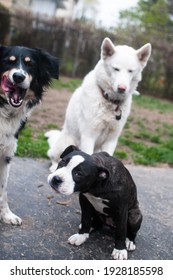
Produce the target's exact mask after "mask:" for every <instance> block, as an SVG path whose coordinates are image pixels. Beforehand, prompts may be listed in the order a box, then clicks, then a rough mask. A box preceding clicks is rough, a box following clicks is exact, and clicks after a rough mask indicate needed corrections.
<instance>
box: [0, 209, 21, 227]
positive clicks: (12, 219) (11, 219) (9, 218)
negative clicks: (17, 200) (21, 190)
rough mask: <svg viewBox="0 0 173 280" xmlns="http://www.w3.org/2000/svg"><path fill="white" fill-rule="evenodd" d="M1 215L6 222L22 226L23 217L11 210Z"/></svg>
mask: <svg viewBox="0 0 173 280" xmlns="http://www.w3.org/2000/svg"><path fill="white" fill-rule="evenodd" d="M0 217H1V220H2V221H3V222H4V223H6V224H11V225H15V226H20V225H21V224H22V219H21V218H19V217H18V216H16V215H15V214H13V213H12V212H11V211H10V210H8V211H4V212H2V213H1V215H0Z"/></svg>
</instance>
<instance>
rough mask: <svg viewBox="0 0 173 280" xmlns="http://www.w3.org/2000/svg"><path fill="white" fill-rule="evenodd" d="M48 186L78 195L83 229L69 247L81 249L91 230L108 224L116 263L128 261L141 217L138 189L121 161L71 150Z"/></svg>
mask: <svg viewBox="0 0 173 280" xmlns="http://www.w3.org/2000/svg"><path fill="white" fill-rule="evenodd" d="M48 183H49V184H50V186H51V187H52V188H53V189H55V190H56V191H58V192H60V193H62V194H66V195H70V194H72V193H73V192H79V202H80V206H81V210H82V217H81V227H80V229H79V232H78V233H76V234H74V235H72V236H71V237H70V238H69V239H68V242H69V243H70V244H75V245H77V246H78V245H81V244H82V243H84V242H85V241H86V240H87V238H89V232H90V230H91V228H96V227H98V226H100V225H101V224H102V223H106V224H108V225H110V226H111V227H113V228H114V231H115V247H114V249H113V252H112V257H113V259H120V260H122V259H127V258H128V255H127V250H129V251H132V250H135V248H136V245H135V237H136V234H137V231H138V230H139V228H140V226H141V222H142V214H141V211H140V209H139V203H138V200H137V190H136V185H135V183H134V181H133V179H132V177H131V175H130V173H129V171H128V170H127V169H126V168H125V166H124V165H123V164H122V163H121V162H120V161H119V160H118V159H116V158H115V157H112V156H110V155H109V154H108V153H106V152H100V153H95V154H93V155H91V156H90V155H88V154H86V153H84V152H82V151H81V150H79V149H78V148H76V147H75V146H69V147H67V148H66V149H65V151H64V152H63V153H62V155H61V161H60V162H59V164H58V168H57V170H56V171H54V172H53V173H51V174H50V175H49V176H48Z"/></svg>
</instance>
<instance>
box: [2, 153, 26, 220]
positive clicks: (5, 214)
mask: <svg viewBox="0 0 173 280" xmlns="http://www.w3.org/2000/svg"><path fill="white" fill-rule="evenodd" d="M9 161H10V158H9V157H6V158H4V157H2V159H1V161H0V166H1V168H0V219H1V220H2V221H3V222H5V223H7V224H12V225H21V223H22V220H21V219H20V218H19V217H18V216H16V215H14V214H13V213H12V212H11V210H10V209H9V206H8V202H7V181H8V174H9V168H10V163H9Z"/></svg>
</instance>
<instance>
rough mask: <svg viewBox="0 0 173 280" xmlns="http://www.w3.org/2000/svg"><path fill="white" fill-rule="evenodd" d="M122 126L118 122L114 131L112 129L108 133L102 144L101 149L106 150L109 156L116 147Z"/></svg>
mask: <svg viewBox="0 0 173 280" xmlns="http://www.w3.org/2000/svg"><path fill="white" fill-rule="evenodd" d="M122 128H123V126H122V125H120V124H119V126H118V125H117V128H116V131H113V132H111V133H109V134H108V136H107V139H106V140H105V142H104V144H103V145H102V148H101V150H102V151H105V152H107V153H108V154H110V155H111V156H112V155H113V154H114V151H115V149H116V146H117V143H118V139H119V136H120V134H121V132H122Z"/></svg>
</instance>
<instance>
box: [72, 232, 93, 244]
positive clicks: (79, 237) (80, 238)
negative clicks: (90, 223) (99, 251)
mask: <svg viewBox="0 0 173 280" xmlns="http://www.w3.org/2000/svg"><path fill="white" fill-rule="evenodd" d="M88 238H89V233H82V234H79V233H75V234H73V235H71V236H70V237H69V239H68V243H70V244H72V245H76V246H79V245H81V244H83V243H84V242H85V241H86V240H87V239H88Z"/></svg>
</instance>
